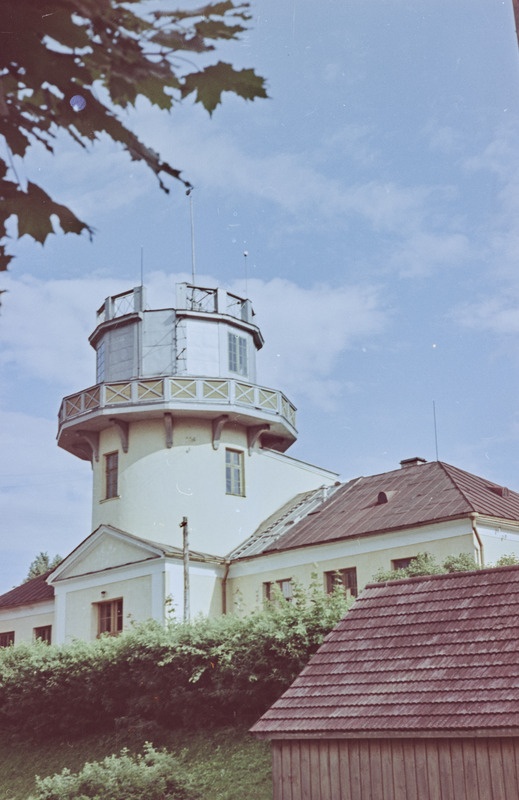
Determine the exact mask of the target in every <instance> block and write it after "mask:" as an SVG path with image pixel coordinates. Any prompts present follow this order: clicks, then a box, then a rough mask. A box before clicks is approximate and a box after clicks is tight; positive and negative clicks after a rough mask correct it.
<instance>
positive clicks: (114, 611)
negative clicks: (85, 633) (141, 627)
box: [94, 597, 124, 638]
mask: <svg viewBox="0 0 519 800" xmlns="http://www.w3.org/2000/svg"><path fill="white" fill-rule="evenodd" d="M94 605H95V606H96V616H97V638H99V637H100V636H118V635H119V634H120V633H122V631H123V628H124V618H123V598H122V597H115V598H114V599H112V600H101V601H100V602H99V603H94ZM104 611H108V612H109V613H108V614H104ZM105 621H108V623H109V625H108V626H105V625H104V622H105Z"/></svg>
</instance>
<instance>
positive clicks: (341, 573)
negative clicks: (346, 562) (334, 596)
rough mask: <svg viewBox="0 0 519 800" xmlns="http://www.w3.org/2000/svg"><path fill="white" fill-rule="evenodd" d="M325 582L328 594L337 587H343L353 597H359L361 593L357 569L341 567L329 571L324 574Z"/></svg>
mask: <svg viewBox="0 0 519 800" xmlns="http://www.w3.org/2000/svg"><path fill="white" fill-rule="evenodd" d="M324 581H325V588H326V593H327V594H331V593H332V592H333V590H334V589H335V587H336V586H342V588H343V589H344V591H345V592H349V594H350V595H351V597H357V595H358V593H359V584H358V580H357V567H339V568H338V569H331V570H327V571H326V572H325V573H324Z"/></svg>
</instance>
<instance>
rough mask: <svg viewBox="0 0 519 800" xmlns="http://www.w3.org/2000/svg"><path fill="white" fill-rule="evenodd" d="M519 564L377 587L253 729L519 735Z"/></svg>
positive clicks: (287, 733) (293, 734) (289, 733)
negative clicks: (518, 655)
mask: <svg viewBox="0 0 519 800" xmlns="http://www.w3.org/2000/svg"><path fill="white" fill-rule="evenodd" d="M518 650H519V567H515V566H514V567H501V568H494V569H485V570H479V571H475V572H468V573H457V574H448V575H433V576H428V577H420V578H411V579H408V580H403V581H390V582H388V583H385V584H370V585H369V586H368V587H367V588H366V589H365V591H364V592H363V593H362V595H361V596H360V597H359V598H358V599H357V601H356V602H355V604H354V606H353V608H352V609H351V611H350V612H349V613H348V614H347V615H346V617H345V618H344V619H343V620H342V621H341V622H340V623H339V625H338V626H337V627H336V628H335V629H334V630H333V631H332V633H331V634H329V636H328V637H327V639H326V640H325V642H324V643H323V644H322V645H321V647H320V649H319V650H318V651H317V653H316V654H315V656H314V657H313V658H312V659H311V661H310V662H309V664H308V665H307V666H306V667H305V669H303V671H302V672H301V674H300V675H299V677H298V678H297V679H296V680H295V681H294V683H293V684H292V686H291V687H290V688H289V689H288V691H287V692H285V694H284V695H283V696H282V697H281V698H280V699H279V700H278V701H277V702H276V703H275V704H274V705H273V706H272V707H271V708H270V710H269V711H267V713H266V714H265V715H264V716H263V717H262V718H261V719H260V720H259V722H258V723H257V724H256V725H255V726H254V728H253V729H252V731H253V733H256V734H260V735H263V736H267V737H269V738H297V737H301V736H303V737H323V736H326V737H328V738H330V737H331V738H337V737H344V736H346V737H355V738H356V737H359V736H378V737H387V736H391V735H395V734H396V735H399V736H406V735H407V736H416V735H420V734H421V735H423V736H438V735H456V734H460V735H461V734H466V735H471V734H472V735H492V734H494V735H503V734H505V735H506V734H509V735H511V734H513V735H516V736H517V735H518V734H519V661H518V657H517V654H518Z"/></svg>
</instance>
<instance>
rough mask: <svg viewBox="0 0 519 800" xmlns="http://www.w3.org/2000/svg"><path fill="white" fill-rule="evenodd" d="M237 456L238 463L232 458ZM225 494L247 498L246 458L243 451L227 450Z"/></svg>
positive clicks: (227, 448)
mask: <svg viewBox="0 0 519 800" xmlns="http://www.w3.org/2000/svg"><path fill="white" fill-rule="evenodd" d="M233 456H236V457H237V458H236V462H235V463H233V462H232V461H231V457H233ZM225 494H227V495H230V496H232V497H245V457H244V453H243V450H236V449H234V448H232V447H226V448H225Z"/></svg>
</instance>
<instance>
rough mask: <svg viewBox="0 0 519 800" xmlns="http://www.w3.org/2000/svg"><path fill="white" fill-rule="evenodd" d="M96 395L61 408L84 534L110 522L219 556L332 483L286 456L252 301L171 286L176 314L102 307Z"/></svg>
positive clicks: (134, 297)
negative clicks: (260, 365)
mask: <svg viewBox="0 0 519 800" xmlns="http://www.w3.org/2000/svg"><path fill="white" fill-rule="evenodd" d="M90 343H91V345H92V347H93V348H94V349H95V351H96V360H97V380H96V384H95V385H94V386H91V387H89V388H88V389H83V390H82V391H80V392H78V393H76V394H73V395H70V396H68V397H65V398H64V400H63V402H62V405H61V409H60V413H59V432H58V444H59V445H60V447H63V448H64V449H65V450H68V451H69V452H70V453H72V454H73V455H75V456H77V457H78V458H81V459H86V460H89V461H91V463H92V468H93V500H92V528H93V529H96V528H98V527H99V526H100V525H102V524H108V525H111V526H113V527H115V528H119V529H121V530H123V531H126V532H129V533H132V534H134V535H136V536H139V537H142V538H146V539H149V540H151V541H155V542H161V543H165V544H169V545H172V546H177V545H179V544H180V542H181V532H180V531H179V524H180V522H181V521H182V519H183V518H184V517H187V518H188V520H189V527H190V539H191V546H192V547H193V549H196V550H198V551H200V552H205V553H209V554H213V555H220V556H225V554H226V553H228V552H229V551H230V550H231V549H233V548H234V547H236V546H237V545H238V544H239V543H240V542H241V541H242V540H243V539H244V538H245V537H246V536H248V535H249V534H250V533H251V532H252V531H254V529H255V528H256V527H257V526H258V525H259V524H260V522H262V521H263V520H264V519H266V518H267V517H268V516H269V515H270V514H271V513H273V512H274V511H275V510H276V509H278V508H279V507H280V506H281V505H283V503H285V502H287V501H288V500H289V499H290V498H292V497H294V495H295V494H296V493H297V492H302V491H307V490H310V489H315V488H317V487H319V486H322V485H329V484H331V483H333V481H334V480H335V478H336V475H335V473H331V472H329V471H328V470H322V469H320V468H318V467H315V466H312V465H310V464H306V463H303V462H300V461H297V460H295V459H293V458H290V457H289V456H286V455H285V451H286V450H287V448H288V447H290V445H291V444H292V443H293V442H294V441H295V439H296V436H297V432H296V427H295V413H296V410H295V407H294V406H293V404H292V403H291V402H290V401H289V400H288V399H287V397H286V396H285V395H284V394H283V392H282V391H280V390H278V389H270V388H266V387H263V386H261V385H258V383H257V382H256V353H257V352H258V350H260V349H261V347H262V346H263V337H262V335H261V332H260V330H259V328H258V327H257V326H256V325H255V324H254V323H253V311H252V306H251V303H250V301H249V300H247V299H245V298H242V297H238V296H237V295H235V294H231V293H230V292H227V291H225V290H223V289H211V288H203V287H200V286H193V285H189V284H185V283H182V284H178V285H177V287H176V301H175V304H174V307H166V308H160V309H148V308H147V305H146V301H145V289H144V287H142V286H141V287H137V288H135V289H133V290H131V291H129V292H125V293H123V294H119V295H115V296H113V297H109V298H107V299H106V300H105V302H104V303H103V305H102V306H101V308H100V309H99V311H98V312H97V326H96V328H95V330H94V332H93V333H92V335H91V336H90Z"/></svg>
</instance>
